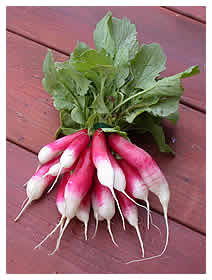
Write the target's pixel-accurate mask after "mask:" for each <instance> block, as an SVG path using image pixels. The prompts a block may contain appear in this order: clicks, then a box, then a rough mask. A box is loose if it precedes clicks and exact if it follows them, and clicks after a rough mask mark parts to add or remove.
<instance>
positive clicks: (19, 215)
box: [14, 199, 32, 222]
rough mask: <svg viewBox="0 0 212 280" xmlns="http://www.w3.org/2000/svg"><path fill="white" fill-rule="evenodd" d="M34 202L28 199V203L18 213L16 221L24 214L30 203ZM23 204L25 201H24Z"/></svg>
mask: <svg viewBox="0 0 212 280" xmlns="http://www.w3.org/2000/svg"><path fill="white" fill-rule="evenodd" d="M25 201H26V200H24V202H25ZM31 202H32V200H30V199H28V201H27V203H26V204H25V205H24V207H23V208H22V209H21V211H20V213H19V214H18V216H17V217H16V218H15V219H14V222H17V221H18V219H19V218H20V217H21V215H22V214H23V212H24V211H25V210H26V208H27V207H28V206H29V205H30V203H31ZM22 204H23V203H22Z"/></svg>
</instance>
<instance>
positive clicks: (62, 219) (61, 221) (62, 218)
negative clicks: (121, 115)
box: [34, 217, 65, 249]
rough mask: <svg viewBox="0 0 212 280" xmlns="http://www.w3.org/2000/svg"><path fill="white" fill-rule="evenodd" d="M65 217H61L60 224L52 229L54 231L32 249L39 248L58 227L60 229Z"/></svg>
mask: <svg viewBox="0 0 212 280" xmlns="http://www.w3.org/2000/svg"><path fill="white" fill-rule="evenodd" d="M64 220H65V217H61V219H60V222H59V223H58V224H57V225H56V226H55V227H54V229H53V230H52V231H51V232H50V233H49V234H48V235H47V236H46V237H45V238H44V239H43V240H42V241H41V242H40V243H39V244H38V245H37V246H35V247H34V249H37V248H40V246H41V245H42V244H43V243H44V242H45V241H46V240H47V239H48V238H49V237H50V236H51V235H52V234H54V233H55V231H56V230H57V229H58V228H59V226H60V227H62V225H63V223H64Z"/></svg>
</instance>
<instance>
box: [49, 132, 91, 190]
mask: <svg viewBox="0 0 212 280" xmlns="http://www.w3.org/2000/svg"><path fill="white" fill-rule="evenodd" d="M89 142H90V137H89V136H88V134H87V133H85V132H84V133H83V134H81V135H80V136H76V137H75V138H74V139H73V140H72V142H71V143H70V144H69V145H68V147H67V148H66V149H65V150H64V152H63V153H62V155H61V157H60V163H59V164H60V168H59V171H58V173H57V177H56V179H55V181H54V183H53V185H52V187H51V188H50V190H49V192H50V191H51V190H52V189H53V187H54V186H55V184H56V182H57V180H58V178H59V176H60V174H61V172H62V170H63V169H64V168H71V167H72V166H73V164H74V163H75V162H76V160H77V159H78V157H79V155H80V153H82V151H83V150H85V148H86V147H87V146H88V144H89ZM54 168H55V167H54ZM56 169H57V168H56Z"/></svg>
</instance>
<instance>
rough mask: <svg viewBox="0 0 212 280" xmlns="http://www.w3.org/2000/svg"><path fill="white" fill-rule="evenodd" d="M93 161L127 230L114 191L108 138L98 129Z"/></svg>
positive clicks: (95, 137) (101, 181)
mask: <svg viewBox="0 0 212 280" xmlns="http://www.w3.org/2000/svg"><path fill="white" fill-rule="evenodd" d="M91 147H92V160H93V163H94V165H95V167H96V169H97V177H98V180H99V182H100V183H101V184H102V185H103V186H106V187H108V188H109V189H110V190H111V193H112V195H113V198H114V199H115V202H116V204H117V207H118V210H119V213H120V215H121V218H122V223H123V228H124V229H125V222H124V217H123V214H122V212H121V208H120V205H119V202H118V199H117V197H116V194H115V191H114V178H115V176H114V169H113V167H112V164H111V162H110V159H109V156H108V148H107V143H106V137H105V134H104V132H103V131H102V130H101V129H97V130H96V131H95V133H94V135H93V138H92V145H91Z"/></svg>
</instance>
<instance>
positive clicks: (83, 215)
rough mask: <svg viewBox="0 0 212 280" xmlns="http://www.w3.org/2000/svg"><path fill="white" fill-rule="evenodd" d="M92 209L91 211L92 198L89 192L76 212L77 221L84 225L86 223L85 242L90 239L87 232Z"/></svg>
mask: <svg viewBox="0 0 212 280" xmlns="http://www.w3.org/2000/svg"><path fill="white" fill-rule="evenodd" d="M90 209H91V197H90V193H89V192H88V193H87V194H86V196H85V197H84V198H83V200H82V201H81V203H80V206H79V208H78V209H77V212H76V217H77V219H78V220H80V221H81V222H82V223H84V226H85V240H87V239H88V235H87V232H88V221H89V215H90Z"/></svg>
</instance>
